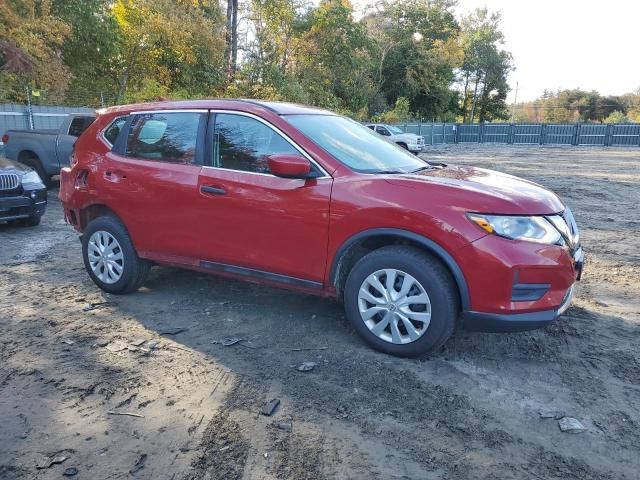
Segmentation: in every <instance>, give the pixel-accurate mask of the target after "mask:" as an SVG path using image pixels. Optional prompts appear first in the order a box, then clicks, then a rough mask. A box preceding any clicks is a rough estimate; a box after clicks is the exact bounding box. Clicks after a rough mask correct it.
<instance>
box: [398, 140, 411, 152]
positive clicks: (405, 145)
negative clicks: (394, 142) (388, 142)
mask: <svg viewBox="0 0 640 480" xmlns="http://www.w3.org/2000/svg"><path fill="white" fill-rule="evenodd" d="M398 145H400V146H401V147H402V148H404V149H405V150H409V147H408V146H407V144H406V143H404V142H398Z"/></svg>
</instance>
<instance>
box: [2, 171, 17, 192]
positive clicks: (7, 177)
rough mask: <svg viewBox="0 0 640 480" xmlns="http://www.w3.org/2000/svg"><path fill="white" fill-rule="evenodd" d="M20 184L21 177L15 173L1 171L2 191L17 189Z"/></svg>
mask: <svg viewBox="0 0 640 480" xmlns="http://www.w3.org/2000/svg"><path fill="white" fill-rule="evenodd" d="M19 185H20V177H19V176H18V175H16V174H15V173H0V191H3V190H4V191H7V190H15V189H17V188H18V186H19Z"/></svg>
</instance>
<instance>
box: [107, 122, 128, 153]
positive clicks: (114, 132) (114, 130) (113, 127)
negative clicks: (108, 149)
mask: <svg viewBox="0 0 640 480" xmlns="http://www.w3.org/2000/svg"><path fill="white" fill-rule="evenodd" d="M126 122H127V117H118V118H116V119H115V120H113V121H112V122H111V123H110V124H109V126H108V127H107V128H105V129H104V131H103V133H102V136H103V137H104V139H105V140H106V141H107V142H109V144H110V145H111V146H113V145H115V144H116V139H117V138H118V135H120V130H122V127H124V124H125V123H126Z"/></svg>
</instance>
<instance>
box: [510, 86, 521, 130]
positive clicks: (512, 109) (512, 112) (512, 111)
mask: <svg viewBox="0 0 640 480" xmlns="http://www.w3.org/2000/svg"><path fill="white" fill-rule="evenodd" d="M519 84H520V82H516V93H515V95H514V96H513V107H512V108H511V123H514V121H515V118H516V104H517V103H518V86H519Z"/></svg>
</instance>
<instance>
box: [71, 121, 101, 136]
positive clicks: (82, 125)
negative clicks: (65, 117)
mask: <svg viewBox="0 0 640 480" xmlns="http://www.w3.org/2000/svg"><path fill="white" fill-rule="evenodd" d="M94 120H95V117H74V118H73V120H71V125H69V135H71V136H72V137H79V136H80V135H82V132H84V131H85V130H86V129H87V128H89V125H91V124H92V123H93V121H94Z"/></svg>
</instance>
